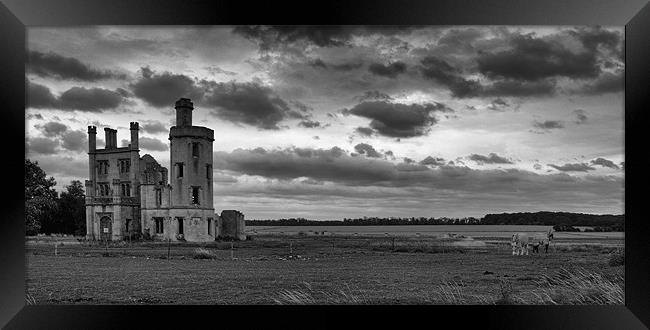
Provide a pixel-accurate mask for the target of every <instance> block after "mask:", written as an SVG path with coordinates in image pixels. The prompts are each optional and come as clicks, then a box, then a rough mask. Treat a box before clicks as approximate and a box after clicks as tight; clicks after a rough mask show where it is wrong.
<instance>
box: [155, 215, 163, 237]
mask: <svg viewBox="0 0 650 330" xmlns="http://www.w3.org/2000/svg"><path fill="white" fill-rule="evenodd" d="M153 219H154V221H155V222H156V234H162V233H163V218H153Z"/></svg>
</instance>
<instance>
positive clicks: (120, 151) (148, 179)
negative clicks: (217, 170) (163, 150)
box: [86, 98, 246, 242]
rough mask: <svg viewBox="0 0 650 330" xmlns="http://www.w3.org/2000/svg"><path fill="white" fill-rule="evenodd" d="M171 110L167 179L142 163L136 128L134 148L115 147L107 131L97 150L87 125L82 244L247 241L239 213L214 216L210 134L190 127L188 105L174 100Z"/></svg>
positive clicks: (147, 159) (154, 165)
mask: <svg viewBox="0 0 650 330" xmlns="http://www.w3.org/2000/svg"><path fill="white" fill-rule="evenodd" d="M175 109H176V126H172V127H171V128H170V130H169V143H170V148H169V149H170V163H171V164H170V169H171V173H170V172H168V169H167V168H165V167H163V166H161V165H160V164H159V163H158V162H157V161H156V160H155V159H154V158H153V157H152V156H151V155H149V154H146V155H144V156H142V157H140V150H139V148H138V133H139V124H138V123H137V122H132V123H131V124H130V131H131V141H130V142H131V143H130V144H129V145H128V146H126V147H117V130H114V129H111V128H105V129H104V133H105V141H106V145H105V147H104V149H97V146H96V140H97V139H96V136H97V128H96V127H95V126H88V164H89V168H88V170H89V180H86V238H87V239H92V240H106V241H111V240H124V239H127V238H129V237H132V236H140V235H143V236H145V237H151V238H153V239H155V240H172V241H191V242H207V241H214V240H216V239H219V238H232V239H240V240H243V239H246V235H245V234H244V231H245V222H244V215H243V214H242V213H241V212H239V211H235V210H225V211H223V212H222V214H221V216H220V215H218V214H215V212H214V206H213V197H212V192H213V190H212V188H213V187H212V185H213V181H212V155H213V152H212V150H213V149H212V143H213V142H214V131H213V130H212V129H209V128H207V127H201V126H192V111H193V110H194V106H193V103H192V101H191V100H190V99H186V98H181V99H179V100H178V101H176V104H175Z"/></svg>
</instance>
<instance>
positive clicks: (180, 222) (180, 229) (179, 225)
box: [176, 218, 183, 235]
mask: <svg viewBox="0 0 650 330" xmlns="http://www.w3.org/2000/svg"><path fill="white" fill-rule="evenodd" d="M176 220H178V233H179V234H181V235H182V234H183V218H176Z"/></svg>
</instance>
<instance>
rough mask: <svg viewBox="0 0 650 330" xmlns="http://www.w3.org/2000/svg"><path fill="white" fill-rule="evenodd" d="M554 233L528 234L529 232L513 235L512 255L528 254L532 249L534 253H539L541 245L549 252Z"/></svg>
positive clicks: (511, 243)
mask: <svg viewBox="0 0 650 330" xmlns="http://www.w3.org/2000/svg"><path fill="white" fill-rule="evenodd" d="M552 237H553V236H552V235H550V237H549V235H548V234H546V235H545V234H539V233H534V234H528V233H516V234H513V235H512V241H511V242H510V245H511V246H512V255H513V256H514V255H518V256H520V255H528V254H529V251H530V250H533V253H539V246H540V245H544V246H545V248H546V252H547V253H548V245H549V244H550V240H551V239H552Z"/></svg>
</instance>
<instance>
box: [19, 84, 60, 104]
mask: <svg viewBox="0 0 650 330" xmlns="http://www.w3.org/2000/svg"><path fill="white" fill-rule="evenodd" d="M57 104H58V100H57V99H56V96H54V95H53V94H52V92H51V91H50V89H49V88H47V87H46V86H43V85H39V84H36V83H33V82H27V107H28V108H35V109H40V108H55V107H57Z"/></svg>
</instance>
